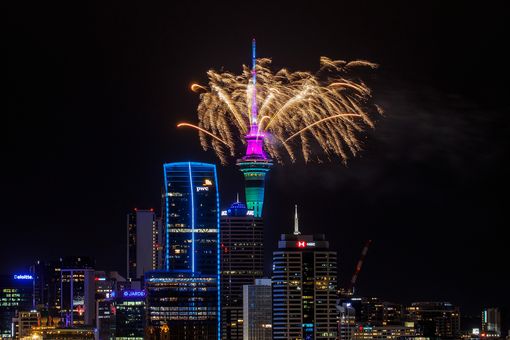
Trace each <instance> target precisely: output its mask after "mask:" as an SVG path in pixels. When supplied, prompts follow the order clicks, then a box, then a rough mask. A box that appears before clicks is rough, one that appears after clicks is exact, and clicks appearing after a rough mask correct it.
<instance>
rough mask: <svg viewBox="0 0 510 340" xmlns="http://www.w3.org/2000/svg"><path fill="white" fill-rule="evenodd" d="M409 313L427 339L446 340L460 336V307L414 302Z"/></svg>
mask: <svg viewBox="0 0 510 340" xmlns="http://www.w3.org/2000/svg"><path fill="white" fill-rule="evenodd" d="M407 311H408V316H409V318H410V319H411V320H412V321H413V322H415V324H416V325H418V327H419V328H420V329H421V330H422V332H423V336H425V337H440V338H443V339H446V338H457V337H458V336H459V333H460V312H459V307H456V306H453V305H452V304H451V303H449V302H413V303H412V304H411V306H410V307H408V308H407Z"/></svg>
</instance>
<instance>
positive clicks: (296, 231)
mask: <svg viewBox="0 0 510 340" xmlns="http://www.w3.org/2000/svg"><path fill="white" fill-rule="evenodd" d="M294 235H301V233H300V232H299V218H298V214H297V204H296V205H294Z"/></svg>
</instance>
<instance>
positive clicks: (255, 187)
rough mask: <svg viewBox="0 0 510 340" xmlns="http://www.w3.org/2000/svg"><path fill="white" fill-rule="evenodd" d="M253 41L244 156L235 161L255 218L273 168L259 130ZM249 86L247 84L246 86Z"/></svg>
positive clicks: (255, 60)
mask: <svg viewBox="0 0 510 340" xmlns="http://www.w3.org/2000/svg"><path fill="white" fill-rule="evenodd" d="M256 48H257V45H256V42H255V39H253V40H252V42H251V56H252V58H251V62H252V65H251V80H248V81H249V82H251V85H252V89H251V91H252V93H251V95H252V96H251V108H249V110H250V111H251V112H250V113H249V115H250V127H249V130H248V133H247V134H246V136H245V137H244V138H245V140H246V144H247V145H246V154H245V155H244V156H243V157H242V158H240V159H238V160H237V165H238V166H239V168H240V170H241V172H242V173H243V175H244V180H245V181H246V185H245V200H246V206H247V207H248V209H249V210H253V211H254V216H255V217H261V216H262V206H263V204H264V182H265V177H266V174H267V172H268V171H269V170H270V169H271V166H273V162H272V160H271V159H270V158H269V157H267V155H266V154H265V152H264V140H265V134H264V132H263V131H260V130H259V124H258V122H257V121H258V118H257V115H258V108H257V86H256V85H257V53H256ZM248 85H249V84H248Z"/></svg>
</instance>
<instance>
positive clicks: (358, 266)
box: [340, 240, 372, 297]
mask: <svg viewBox="0 0 510 340" xmlns="http://www.w3.org/2000/svg"><path fill="white" fill-rule="evenodd" d="M371 243H372V240H368V241H367V242H366V243H365V246H364V247H363V250H362V251H361V256H360V258H359V261H358V264H356V269H355V270H354V274H353V275H352V279H351V282H350V283H349V286H348V288H347V289H346V290H344V291H341V292H340V293H341V294H342V295H344V296H346V297H347V296H349V297H350V296H352V295H354V285H355V284H356V280H357V279H358V275H359V272H360V271H361V267H362V266H363V262H364V261H365V257H366V256H367V252H368V247H370V244H371Z"/></svg>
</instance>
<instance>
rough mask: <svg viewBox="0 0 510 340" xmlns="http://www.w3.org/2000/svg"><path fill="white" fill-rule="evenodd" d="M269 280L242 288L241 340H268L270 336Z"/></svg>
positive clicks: (262, 280)
mask: <svg viewBox="0 0 510 340" xmlns="http://www.w3.org/2000/svg"><path fill="white" fill-rule="evenodd" d="M271 301H272V300H271V279H256V280H255V284H250V285H244V286H243V315H242V316H243V339H244V340H270V339H272V338H273V335H272V324H271V322H272V320H271V316H272V303H271Z"/></svg>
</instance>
